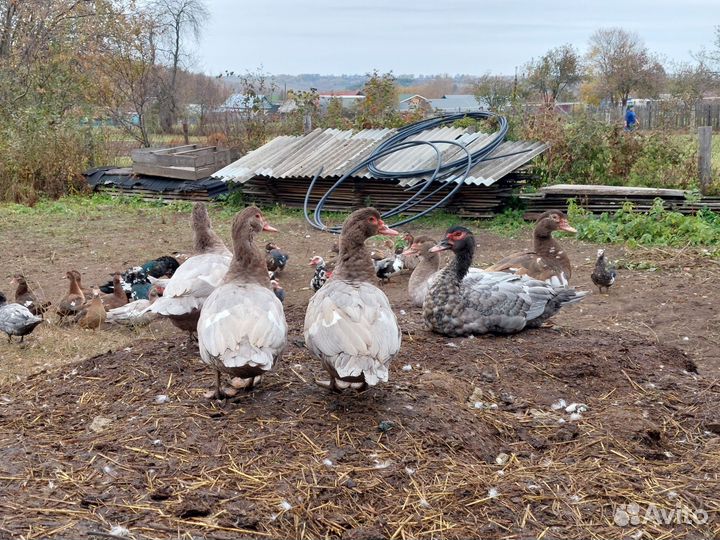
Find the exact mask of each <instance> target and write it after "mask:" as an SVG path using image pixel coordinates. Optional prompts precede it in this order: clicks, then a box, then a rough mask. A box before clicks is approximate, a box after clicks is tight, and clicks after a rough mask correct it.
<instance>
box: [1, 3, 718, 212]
mask: <svg viewBox="0 0 720 540" xmlns="http://www.w3.org/2000/svg"><path fill="white" fill-rule="evenodd" d="M207 18H208V9H207V5H206V3H205V1H204V0H148V1H143V2H139V1H135V0H0V199H5V200H8V199H9V200H17V201H25V202H30V203H32V202H33V201H34V200H36V199H37V198H38V197H39V196H41V195H46V196H51V197H55V196H59V195H61V194H63V193H67V192H69V191H72V190H76V189H81V188H82V183H81V182H80V181H79V178H80V174H79V173H81V172H82V171H84V170H86V169H88V168H89V167H92V166H96V165H106V164H127V161H123V158H122V156H127V155H128V154H129V150H130V149H131V148H133V147H138V146H150V145H153V144H157V145H167V144H176V143H181V142H182V141H183V140H184V137H183V129H182V126H183V123H185V121H186V120H189V119H191V127H190V129H189V134H188V133H185V137H187V136H188V135H189V136H191V137H196V138H197V137H201V138H202V140H203V141H208V142H210V143H213V144H221V145H228V146H232V147H235V148H237V149H238V150H240V151H241V152H246V151H248V150H251V149H253V148H255V147H257V146H259V145H261V144H263V143H264V142H266V141H267V140H268V139H269V138H270V137H272V136H274V135H277V134H290V133H302V132H304V131H307V130H308V129H309V128H310V127H311V126H312V127H317V126H319V127H334V128H342V129H347V128H356V129H360V128H366V127H397V126H399V125H402V124H403V123H407V122H410V121H413V120H417V119H419V118H421V117H422V115H423V112H422V111H411V112H406V113H400V112H399V111H398V107H397V105H398V102H399V96H400V93H401V92H402V93H408V94H409V93H418V94H422V95H424V96H425V97H428V98H433V97H441V96H442V95H444V94H453V93H473V94H475V95H476V97H477V98H478V100H479V101H481V102H482V103H483V104H485V105H487V106H488V107H489V108H491V109H494V110H500V111H504V112H505V113H506V114H511V113H512V114H514V113H513V111H515V112H517V110H519V109H518V107H519V106H520V105H525V104H527V103H535V104H540V105H545V106H546V107H545V108H546V109H547V110H550V109H552V107H553V105H554V104H555V103H556V102H557V101H561V100H582V101H584V102H586V103H592V104H601V103H605V104H610V105H611V106H618V107H621V106H623V105H625V104H626V103H627V100H628V99H629V98H630V97H649V98H651V97H657V96H659V95H661V94H669V95H671V96H674V97H675V98H676V99H678V100H682V101H684V102H686V103H692V102H693V101H694V100H697V99H698V98H701V97H702V96H703V95H705V94H707V93H709V92H716V91H717V89H718V77H717V74H718V72H720V33H718V35H717V37H718V39H717V40H716V42H715V43H714V44H712V46H711V47H710V49H709V50H708V51H704V52H700V53H697V54H695V55H694V56H693V57H692V58H691V59H690V60H689V61H688V62H686V63H683V64H681V65H665V64H664V63H663V62H662V61H661V59H660V58H658V56H657V55H655V54H653V53H652V51H650V50H648V49H647V47H646V46H645V45H644V43H643V42H642V40H641V39H640V38H639V37H638V36H637V35H636V34H633V33H630V32H626V31H624V30H622V29H617V28H614V29H613V28H611V29H600V30H598V31H597V32H595V33H594V34H593V36H592V37H591V39H590V41H589V43H588V44H587V50H586V52H585V53H584V54H581V53H580V52H579V51H578V50H577V49H576V48H575V47H574V46H573V45H570V44H565V45H561V46H559V47H557V48H554V49H551V50H549V51H547V52H546V53H545V54H543V55H542V56H540V57H539V58H534V59H531V60H530V61H528V62H527V63H526V64H525V65H523V66H519V67H518V70H517V73H516V74H514V75H511V76H501V75H494V74H490V73H488V74H485V75H483V76H481V77H470V76H468V75H462V76H449V75H441V76H437V77H419V78H418V77H413V76H410V75H400V76H397V77H396V76H394V75H393V74H392V73H379V72H377V71H376V72H373V73H369V74H367V75H365V76H364V77H362V80H363V81H364V84H363V86H362V91H363V93H364V95H365V99H364V100H362V101H359V102H358V105H357V106H356V107H355V108H347V107H344V106H343V105H342V104H341V102H340V100H338V99H331V100H329V102H323V103H322V104H321V103H320V99H319V93H318V91H317V90H316V89H315V87H310V88H305V86H306V85H304V83H303V88H296V89H290V91H287V89H285V88H284V89H283V91H282V92H281V91H280V90H279V88H278V83H277V81H276V80H275V79H274V78H273V77H272V76H270V75H269V74H266V73H263V72H262V71H260V70H258V71H257V72H255V73H245V74H241V75H235V74H234V73H232V72H228V73H225V74H224V75H223V76H222V77H209V76H206V75H203V74H199V73H195V72H193V69H192V68H193V58H192V54H191V51H192V50H193V47H194V45H195V43H196V42H197V40H198V39H199V37H200V35H201V33H202V30H203V26H204V24H205V22H206V21H207ZM258 60H260V59H258ZM345 78H348V80H353V81H355V82H354V83H353V84H354V85H356V83H357V82H358V81H357V80H355V79H356V77H352V76H343V77H341V78H340V79H342V80H344V79H345ZM336 79H338V78H337V77H335V78H334V80H336ZM298 80H302V81H304V82H308V81H317V80H322V78H319V76H312V77H310V78H309V79H308V78H307V77H299V78H298ZM358 80H359V79H358ZM335 83H337V80H336V81H335ZM233 92H238V93H240V94H241V95H243V96H245V98H244V99H247V100H248V102H249V106H248V107H245V108H243V109H242V110H240V111H235V112H232V113H229V114H218V112H217V111H218V110H219V107H220V105H221V104H222V103H224V102H225V100H226V99H227V98H228V96H229V95H230V94H231V93H233ZM281 97H282V98H292V99H294V100H295V101H296V104H297V107H296V108H295V109H294V110H293V111H291V112H289V113H288V114H282V115H281V114H266V112H265V111H264V110H263V109H262V107H261V103H262V100H263V99H264V98H270V99H274V100H279V99H280V98H281ZM513 118H514V124H513V125H514V126H515V132H516V133H517V134H520V135H522V136H535V137H540V138H542V137H546V138H548V139H552V138H553V137H556V136H557V134H555V135H553V134H548V133H545V132H544V131H543V130H544V129H546V128H547V126H549V125H552V122H553V121H555V122H556V123H557V121H556V119H555V120H552V121H551V120H548V118H546V117H544V116H542V115H540V116H537V115H535V116H532V117H528V116H526V115H517V114H514V116H513ZM195 140H198V139H195Z"/></svg>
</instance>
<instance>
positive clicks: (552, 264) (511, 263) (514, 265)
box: [485, 210, 577, 287]
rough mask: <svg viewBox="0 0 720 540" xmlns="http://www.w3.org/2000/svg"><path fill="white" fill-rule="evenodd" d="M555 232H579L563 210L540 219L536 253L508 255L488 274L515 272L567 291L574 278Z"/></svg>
mask: <svg viewBox="0 0 720 540" xmlns="http://www.w3.org/2000/svg"><path fill="white" fill-rule="evenodd" d="M553 231H565V232H570V233H574V232H577V231H576V230H575V229H574V228H572V227H571V226H570V223H568V219H567V216H566V215H565V214H564V213H562V212H561V211H560V210H548V211H547V212H545V213H543V214H541V215H540V217H539V218H538V220H537V224H536V225H535V232H534V234H533V249H531V250H526V251H520V252H518V253H513V254H512V255H508V256H507V257H505V258H504V259H502V260H500V261H498V262H496V263H495V264H493V265H492V266H490V267H489V268H486V269H485V270H486V271H487V272H512V273H513V274H517V275H519V276H529V277H531V278H534V279H539V280H540V281H546V282H547V283H549V284H550V285H553V286H555V287H566V286H567V285H568V283H569V282H570V277H571V276H572V266H571V265H570V258H569V257H568V256H567V253H566V252H565V250H563V248H562V247H560V244H558V242H557V241H556V240H555V239H554V238H553V237H552V233H553Z"/></svg>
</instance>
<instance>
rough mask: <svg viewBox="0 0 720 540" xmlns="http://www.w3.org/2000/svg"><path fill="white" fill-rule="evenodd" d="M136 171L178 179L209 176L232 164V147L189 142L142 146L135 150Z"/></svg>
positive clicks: (133, 158)
mask: <svg viewBox="0 0 720 540" xmlns="http://www.w3.org/2000/svg"><path fill="white" fill-rule="evenodd" d="M131 157H132V161H133V166H132V171H133V173H135V174H144V175H147V176H162V177H163V178H174V179H177V180H200V179H201V178H207V177H208V176H210V175H212V174H213V173H215V172H217V171H219V170H220V169H222V168H223V167H225V166H226V165H229V164H230V162H231V160H232V156H231V152H230V150H229V149H220V148H218V147H217V146H200V145H197V144H189V145H185V146H174V147H172V148H141V149H139V150H133V151H132V153H131Z"/></svg>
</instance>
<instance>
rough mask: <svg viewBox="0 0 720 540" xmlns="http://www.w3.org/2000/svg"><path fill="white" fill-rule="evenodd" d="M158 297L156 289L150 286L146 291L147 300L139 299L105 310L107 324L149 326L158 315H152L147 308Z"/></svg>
mask: <svg viewBox="0 0 720 540" xmlns="http://www.w3.org/2000/svg"><path fill="white" fill-rule="evenodd" d="M158 297H159V294H158V290H157V288H156V287H155V286H152V287H150V290H149V291H148V297H147V298H141V299H139V300H135V301H134V302H129V303H127V304H125V305H124V306H119V307H116V308H113V309H109V310H107V322H108V323H110V324H119V325H122V326H145V325H146V324H150V323H151V322H152V321H154V320H155V319H156V318H157V317H158V314H157V313H153V312H152V311H150V310H149V309H148V308H149V307H150V306H151V305H152V303H153V302H155V300H157V299H158Z"/></svg>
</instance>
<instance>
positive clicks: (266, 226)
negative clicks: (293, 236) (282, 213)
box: [263, 221, 278, 232]
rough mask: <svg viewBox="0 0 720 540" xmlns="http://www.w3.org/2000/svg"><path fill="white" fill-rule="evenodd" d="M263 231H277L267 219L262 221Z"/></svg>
mask: <svg viewBox="0 0 720 540" xmlns="http://www.w3.org/2000/svg"><path fill="white" fill-rule="evenodd" d="M263 231H267V232H278V230H277V229H276V228H275V227H273V226H272V225H270V224H269V223H268V222H267V221H266V222H265V223H263Z"/></svg>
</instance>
